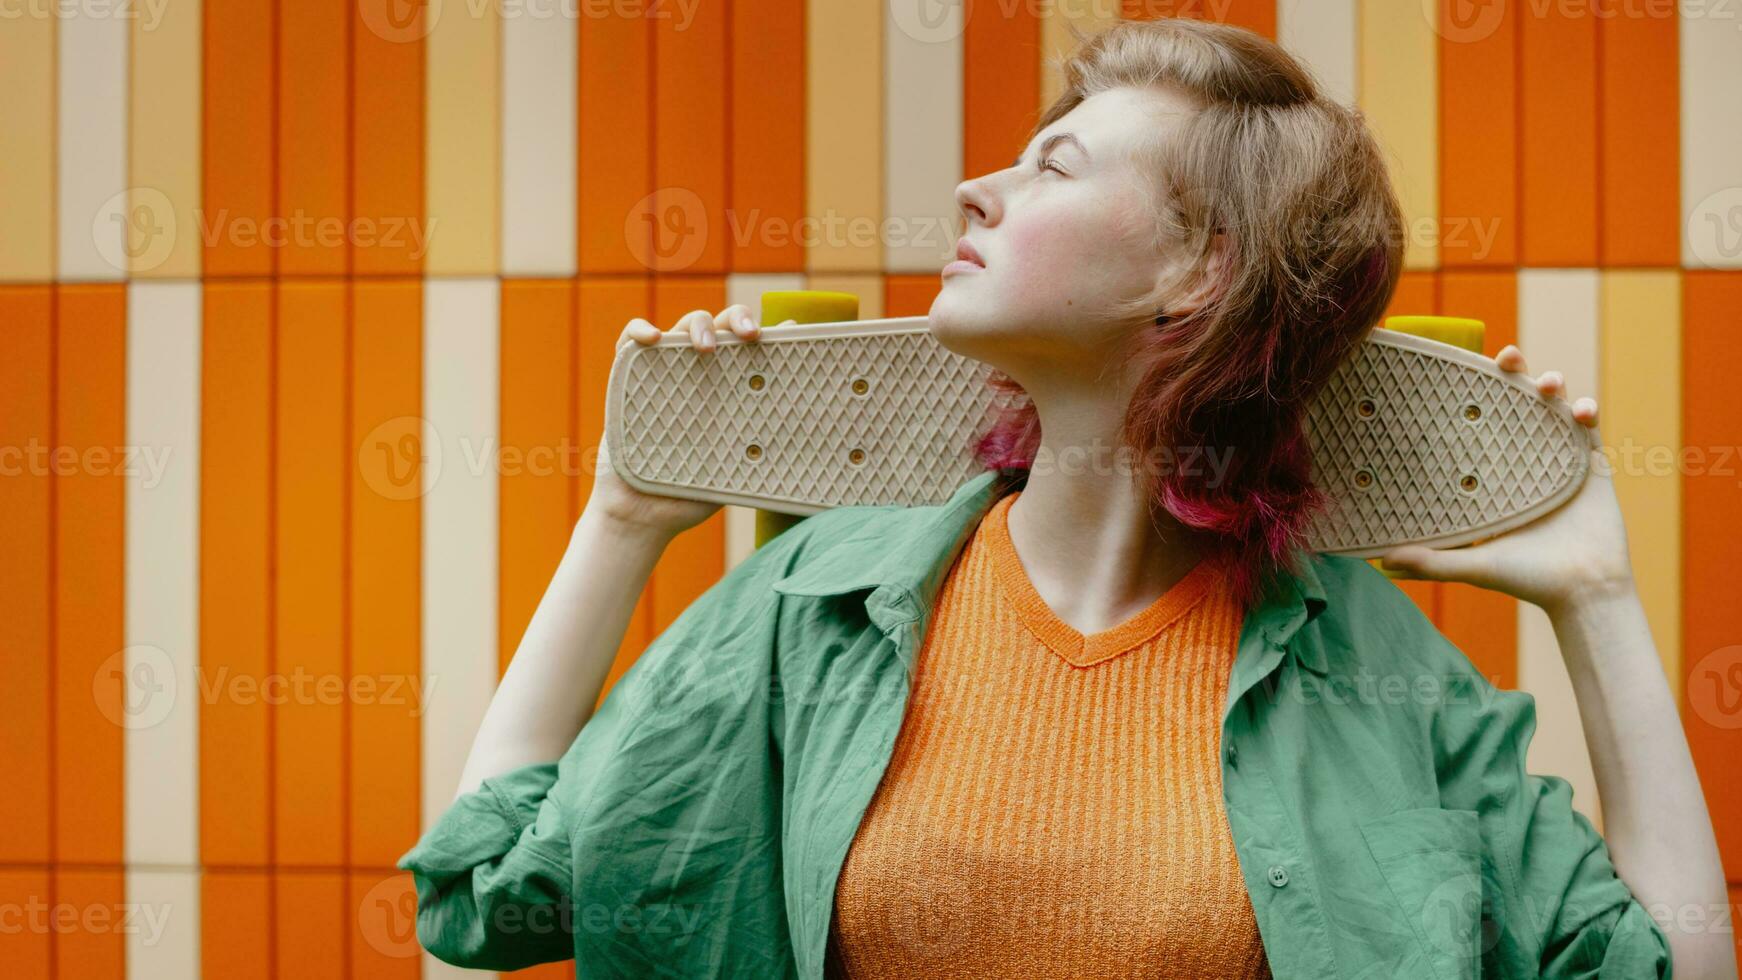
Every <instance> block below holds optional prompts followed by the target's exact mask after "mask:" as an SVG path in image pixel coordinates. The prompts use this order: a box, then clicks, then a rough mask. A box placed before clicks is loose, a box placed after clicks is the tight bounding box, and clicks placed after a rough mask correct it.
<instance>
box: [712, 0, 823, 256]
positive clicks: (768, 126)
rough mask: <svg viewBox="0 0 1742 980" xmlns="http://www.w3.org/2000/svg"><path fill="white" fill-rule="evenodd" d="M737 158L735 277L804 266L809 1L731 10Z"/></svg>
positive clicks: (743, 4)
mask: <svg viewBox="0 0 1742 980" xmlns="http://www.w3.org/2000/svg"><path fill="white" fill-rule="evenodd" d="M730 6H731V11H732V27H731V58H730V60H731V65H732V72H731V78H730V91H731V102H730V104H729V105H728V107H727V108H728V111H729V112H730V114H731V118H730V121H729V123H728V130H729V132H730V133H731V156H730V158H729V160H728V166H727V170H728V172H729V175H730V184H729V187H728V195H727V199H726V206H727V210H726V226H725V227H724V228H721V229H720V234H722V235H723V236H725V238H726V241H727V243H728V245H727V247H728V249H729V255H728V262H729V268H731V269H732V270H733V271H736V272H793V271H797V270H799V269H803V268H804V244H803V239H802V237H801V236H800V234H799V229H800V224H799V222H800V220H801V219H802V218H803V217H804V215H805V202H804V187H805V182H804V168H805V159H804V112H805V107H804V98H805V91H804V86H803V85H802V84H799V81H800V80H802V79H803V78H804V70H805V69H804V60H805V43H804V23H805V21H804V2H803V0H739V2H737V3H733V4H731V5H730Z"/></svg>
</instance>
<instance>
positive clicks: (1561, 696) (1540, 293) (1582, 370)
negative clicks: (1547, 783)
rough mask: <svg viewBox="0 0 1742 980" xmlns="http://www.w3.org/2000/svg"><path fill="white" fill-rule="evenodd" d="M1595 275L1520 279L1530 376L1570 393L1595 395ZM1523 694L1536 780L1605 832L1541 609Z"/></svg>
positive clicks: (1521, 609) (1528, 614)
mask: <svg viewBox="0 0 1742 980" xmlns="http://www.w3.org/2000/svg"><path fill="white" fill-rule="evenodd" d="M1597 323H1598V305H1597V273H1596V270H1594V269H1523V270H1520V271H1519V273H1518V347H1519V349H1520V350H1523V351H1524V355H1525V357H1526V358H1527V359H1528V360H1529V362H1530V370H1531V374H1532V376H1535V375H1538V374H1541V373H1542V372H1543V371H1545V370H1548V369H1549V368H1550V367H1552V368H1553V369H1554V370H1556V371H1559V372H1561V374H1562V375H1563V376H1565V378H1566V382H1567V390H1568V391H1570V392H1573V393H1574V397H1577V396H1578V395H1579V394H1592V393H1594V392H1597V390H1598V389H1597V381H1598V367H1597V364H1598V351H1597V343H1598V336H1599V332H1598V328H1597ZM1518 686H1519V689H1520V690H1523V691H1527V692H1529V693H1530V694H1532V695H1533V696H1535V698H1536V736H1535V737H1534V738H1533V739H1532V740H1531V743H1530V749H1529V751H1528V753H1527V758H1526V760H1525V763H1526V767H1527V768H1528V769H1529V771H1531V772H1534V773H1545V774H1552V775H1556V776H1560V777H1561V778H1563V779H1565V780H1566V781H1567V782H1569V783H1571V784H1572V787H1573V807H1574V809H1576V810H1578V811H1579V812H1580V813H1583V814H1584V815H1585V816H1587V817H1589V818H1590V820H1591V822H1592V823H1593V824H1594V825H1595V826H1596V827H1597V828H1598V830H1599V831H1600V830H1601V829H1602V820H1601V809H1600V803H1599V801H1598V799H1597V780H1596V776H1595V775H1594V773H1593V771H1592V768H1591V755H1590V751H1589V750H1588V749H1587V748H1586V745H1585V730H1584V727H1583V725H1582V724H1581V722H1580V720H1579V706H1578V702H1577V701H1576V700H1575V699H1574V697H1573V684H1572V679H1571V678H1570V677H1569V676H1568V675H1567V667H1566V663H1565V661H1563V660H1562V659H1561V651H1560V644H1559V643H1558V642H1557V641H1556V640H1555V635H1554V628H1553V627H1552V626H1551V625H1550V624H1549V620H1548V615H1547V614H1546V613H1544V612H1543V611H1542V609H1541V607H1539V606H1536V605H1534V604H1532V603H1528V602H1521V603H1519V604H1518Z"/></svg>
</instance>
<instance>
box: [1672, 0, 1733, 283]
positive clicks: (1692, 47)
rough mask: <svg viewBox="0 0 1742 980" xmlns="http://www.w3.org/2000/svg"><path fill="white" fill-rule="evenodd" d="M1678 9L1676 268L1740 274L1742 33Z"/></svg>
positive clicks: (1702, 12)
mask: <svg viewBox="0 0 1742 980" xmlns="http://www.w3.org/2000/svg"><path fill="white" fill-rule="evenodd" d="M1718 9H1719V8H1718V7H1715V6H1713V5H1712V4H1710V3H1705V4H1698V5H1695V6H1694V7H1692V8H1690V7H1689V6H1687V5H1685V4H1684V5H1683V6H1682V7H1681V10H1680V13H1681V112H1682V125H1681V134H1682V145H1681V161H1682V173H1681V178H1682V179H1681V184H1682V216H1683V221H1682V228H1683V238H1682V264H1683V265H1686V266H1690V267H1711V268H1718V269H1742V102H1738V101H1737V99H1736V93H1737V92H1742V30H1739V29H1738V24H1737V22H1736V18H1735V17H1733V16H1729V17H1726V16H1720V15H1718V14H1717V11H1718Z"/></svg>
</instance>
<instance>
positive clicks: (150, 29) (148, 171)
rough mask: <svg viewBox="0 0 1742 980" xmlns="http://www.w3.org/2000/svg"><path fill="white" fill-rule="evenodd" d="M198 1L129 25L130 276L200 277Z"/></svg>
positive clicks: (127, 228) (126, 229)
mask: <svg viewBox="0 0 1742 980" xmlns="http://www.w3.org/2000/svg"><path fill="white" fill-rule="evenodd" d="M201 26H202V17H201V11H200V0H185V2H182V3H174V4H164V5H162V7H161V9H160V10H158V12H157V13H156V14H154V15H151V16H142V17H140V18H139V19H137V20H134V21H133V54H132V62H131V65H132V72H133V76H132V79H131V87H130V89H129V92H128V106H129V109H128V132H127V139H128V168H129V175H128V193H129V199H128V202H127V218H126V221H125V222H124V223H123V224H124V232H125V234H126V246H127V249H126V254H127V261H128V270H129V274H130V275H132V276H134V277H138V278H178V279H187V278H192V277H194V276H198V275H199V274H200V236H199V222H198V211H199V207H200V56H201V53H202V47H201V41H200V28H201Z"/></svg>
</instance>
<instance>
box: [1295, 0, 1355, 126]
mask: <svg viewBox="0 0 1742 980" xmlns="http://www.w3.org/2000/svg"><path fill="white" fill-rule="evenodd" d="M1355 2H1356V0H1277V4H1276V40H1277V43H1279V44H1281V45H1282V46H1283V47H1284V48H1286V49H1287V50H1288V52H1289V53H1290V54H1292V55H1294V56H1295V57H1297V58H1300V59H1301V60H1302V61H1305V62H1306V63H1307V64H1308V65H1309V66H1310V67H1311V68H1312V71H1313V75H1314V76H1315V77H1316V78H1318V80H1319V84H1320V85H1321V86H1323V88H1324V90H1325V93H1326V94H1327V95H1329V96H1331V97H1332V98H1334V99H1336V100H1337V101H1338V102H1341V103H1343V104H1344V105H1354V104H1355V93H1356V91H1357V89H1356V82H1357V79H1358V77H1359V76H1358V75H1357V74H1356V72H1357V71H1358V70H1359V68H1358V65H1359V59H1358V58H1357V56H1356V51H1355V48H1356V41H1357V37H1358V34H1357V30H1356V26H1355V25H1356V15H1355Z"/></svg>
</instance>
